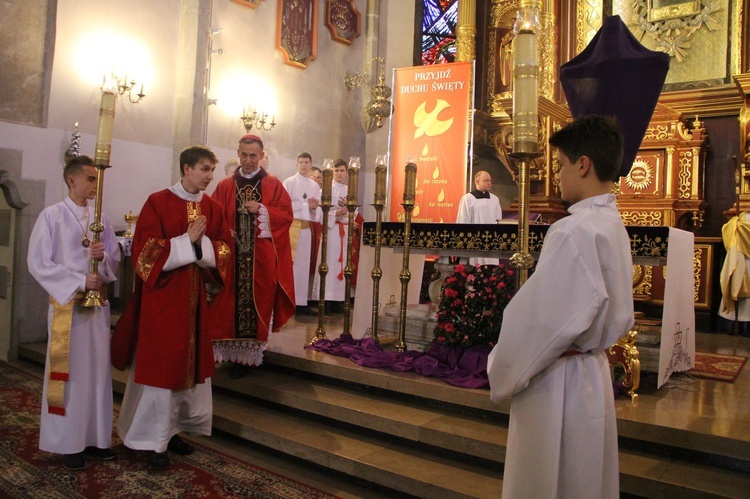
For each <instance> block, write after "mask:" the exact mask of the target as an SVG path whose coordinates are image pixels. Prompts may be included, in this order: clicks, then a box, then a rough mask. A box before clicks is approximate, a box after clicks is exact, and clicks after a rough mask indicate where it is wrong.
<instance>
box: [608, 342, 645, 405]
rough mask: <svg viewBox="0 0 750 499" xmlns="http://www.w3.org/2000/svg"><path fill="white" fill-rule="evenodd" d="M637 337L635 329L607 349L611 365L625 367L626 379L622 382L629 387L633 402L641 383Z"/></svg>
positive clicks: (636, 397)
mask: <svg viewBox="0 0 750 499" xmlns="http://www.w3.org/2000/svg"><path fill="white" fill-rule="evenodd" d="M637 339H638V330H637V329H634V330H631V331H630V332H628V334H627V336H625V337H624V338H620V339H619V340H618V341H617V343H615V344H614V345H612V346H611V347H609V348H608V349H607V358H608V359H609V365H610V366H611V367H612V368H613V369H614V366H615V365H617V364H620V365H621V366H622V367H623V369H625V379H624V380H623V382H622V384H623V385H624V386H625V387H626V388H629V390H628V395H630V400H632V401H633V402H635V401H636V400H637V399H638V394H637V393H635V391H636V390H637V389H638V386H640V384H641V360H640V358H639V355H640V354H639V353H638V348H637V347H636V340H637Z"/></svg>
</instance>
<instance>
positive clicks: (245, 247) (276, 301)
mask: <svg viewBox="0 0 750 499" xmlns="http://www.w3.org/2000/svg"><path fill="white" fill-rule="evenodd" d="M237 154H238V156H239V158H240V168H239V169H237V171H236V172H235V174H234V175H233V176H232V177H228V178H226V179H224V180H222V181H221V182H220V183H219V185H218V186H217V187H216V191H215V192H214V194H213V197H214V199H215V200H216V201H217V202H218V203H219V204H220V205H221V206H222V208H223V214H224V220H225V221H226V223H227V225H228V226H229V227H230V228H231V230H232V231H233V234H234V235H235V237H234V239H233V240H232V241H231V243H230V244H231V250H232V254H233V255H234V257H235V259H234V265H233V267H232V268H231V269H230V276H229V277H228V280H227V282H228V283H232V285H229V286H227V287H226V288H224V289H223V290H222V291H221V292H220V293H219V294H218V295H217V296H216V298H215V312H216V314H218V315H219V316H220V317H221V318H222V326H223V328H222V329H221V330H220V331H216V332H217V335H216V336H215V339H216V340H217V341H215V342H214V353H215V355H216V360H217V361H232V362H237V363H240V364H244V365H260V364H261V362H262V360H263V351H264V350H265V348H266V342H267V341H268V332H269V330H271V331H274V332H276V331H279V329H280V328H281V327H282V326H283V325H284V324H286V323H287V321H288V320H289V319H290V318H291V317H292V316H293V315H294V313H295V304H294V275H293V271H292V252H291V246H290V241H289V227H290V226H291V224H292V220H293V219H294V215H293V211H292V202H291V199H290V197H289V194H288V193H287V191H286V189H284V186H283V185H282V184H281V182H280V181H279V180H278V179H277V178H276V177H274V176H273V175H269V174H268V173H266V171H265V170H264V169H262V168H260V167H259V161H260V158H261V157H262V155H263V142H262V141H261V140H260V138H259V137H257V136H255V135H245V136H244V137H242V139H240V143H239V146H238V149H237Z"/></svg>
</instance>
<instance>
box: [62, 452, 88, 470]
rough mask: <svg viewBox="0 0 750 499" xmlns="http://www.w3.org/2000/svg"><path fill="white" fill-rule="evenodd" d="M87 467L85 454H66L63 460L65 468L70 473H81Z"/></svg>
mask: <svg viewBox="0 0 750 499" xmlns="http://www.w3.org/2000/svg"><path fill="white" fill-rule="evenodd" d="M85 467H86V458H85V457H84V456H83V452H79V453H78V454H66V455H65V457H64V458H63V468H65V469H66V470H68V471H81V470H82V469H84V468H85Z"/></svg>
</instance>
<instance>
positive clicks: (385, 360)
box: [305, 334, 491, 388]
mask: <svg viewBox="0 0 750 499" xmlns="http://www.w3.org/2000/svg"><path fill="white" fill-rule="evenodd" d="M305 348H308V349H311V350H316V351H318V352H325V353H328V354H331V355H336V356H337V357H346V358H348V359H349V360H351V361H352V362H354V363H355V364H357V365H360V366H362V367H374V368H378V369H390V370H391V371H395V372H415V373H417V374H420V375H422V376H430V377H434V378H438V379H441V380H443V381H445V382H446V383H450V384H451V385H454V386H459V387H462V388H485V387H487V386H489V380H488V379H487V356H489V354H490V350H491V347H489V346H481V347H470V348H467V349H463V348H461V347H459V346H451V347H444V346H440V345H438V344H436V343H433V344H432V346H431V347H430V349H429V350H428V351H427V352H424V353H423V352H417V351H407V352H403V353H401V352H392V351H385V350H383V348H382V347H381V346H380V345H378V344H377V343H375V341H374V340H373V339H372V338H371V337H369V336H368V337H365V338H362V339H354V338H353V337H352V335H350V334H342V335H341V336H340V337H339V338H337V339H335V340H318V341H316V342H315V343H314V344H312V345H308V346H306V347H305Z"/></svg>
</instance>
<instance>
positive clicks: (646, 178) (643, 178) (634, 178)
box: [625, 159, 654, 192]
mask: <svg viewBox="0 0 750 499" xmlns="http://www.w3.org/2000/svg"><path fill="white" fill-rule="evenodd" d="M653 180H654V170H653V168H651V165H649V164H648V162H646V161H644V160H642V159H637V160H636V161H635V163H633V166H632V168H631V169H630V173H628V176H627V177H625V183H626V184H627V186H628V187H630V188H631V189H633V190H634V191H636V192H641V191H643V190H645V189H646V188H647V187H648V186H650V185H651V183H652V182H653Z"/></svg>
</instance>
